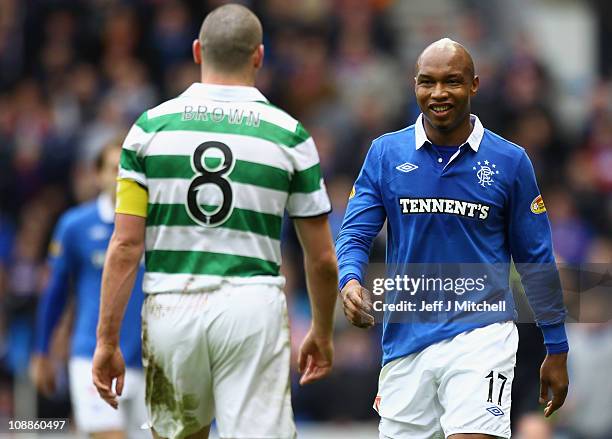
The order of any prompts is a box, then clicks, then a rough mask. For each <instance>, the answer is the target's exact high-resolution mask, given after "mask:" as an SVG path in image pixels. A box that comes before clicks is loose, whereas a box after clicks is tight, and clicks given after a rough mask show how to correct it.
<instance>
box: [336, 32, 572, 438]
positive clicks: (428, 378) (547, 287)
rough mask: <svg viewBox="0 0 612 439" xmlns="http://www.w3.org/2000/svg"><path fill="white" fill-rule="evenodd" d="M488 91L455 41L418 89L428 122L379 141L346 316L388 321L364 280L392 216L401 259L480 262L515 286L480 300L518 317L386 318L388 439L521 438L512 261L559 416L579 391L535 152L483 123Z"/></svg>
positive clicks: (421, 74)
mask: <svg viewBox="0 0 612 439" xmlns="http://www.w3.org/2000/svg"><path fill="white" fill-rule="evenodd" d="M478 85H479V78H478V76H476V75H475V72H474V63H473V61H472V57H471V56H470V54H469V53H468V51H467V50H466V49H465V48H464V47H463V46H462V45H460V44H458V43H456V42H454V41H452V40H450V39H442V40H439V41H437V42H435V43H433V44H431V45H430V46H428V47H427V48H426V49H425V50H424V51H423V52H422V53H421V55H420V56H419V58H418V61H417V63H416V74H415V94H416V100H417V103H418V105H419V107H420V110H421V112H422V114H421V115H420V116H419V117H418V119H417V121H416V123H415V124H414V125H412V126H410V127H408V128H405V129H403V130H400V131H397V132H394V133H389V134H385V135H383V136H381V137H379V138H378V139H376V140H374V142H373V143H372V146H371V148H370V150H369V152H368V154H367V157H366V159H365V163H364V164H363V167H362V170H361V173H360V174H359V177H358V178H357V180H356V182H355V186H354V189H353V191H352V193H351V195H350V200H349V203H348V207H347V211H346V215H345V218H344V223H343V225H342V229H341V231H340V233H339V236H338V239H337V244H336V248H337V253H338V261H339V268H340V288H341V294H342V299H343V306H344V312H345V314H346V316H347V318H348V319H349V320H350V321H351V322H352V323H353V324H354V325H356V326H360V327H369V326H372V325H373V324H374V317H373V315H372V314H371V313H372V297H371V296H370V293H369V292H368V291H367V290H366V289H365V288H364V287H363V286H362V285H363V284H364V275H365V266H366V265H367V263H368V253H369V250H370V246H371V243H372V240H373V239H374V238H375V237H376V235H377V234H378V232H379V231H380V229H381V227H382V226H383V223H384V222H385V220H386V221H387V256H386V259H387V264H390V265H394V266H404V267H410V266H411V264H430V266H431V264H436V265H437V266H438V267H449V266H450V265H451V264H455V265H457V264H480V265H479V266H480V267H487V268H486V269H492V268H491V267H497V266H501V267H502V271H503V273H501V275H500V277H499V279H500V280H501V281H503V282H505V285H503V282H500V284H499V285H496V286H493V287H490V288H485V289H484V290H483V291H481V292H479V293H478V296H472V297H474V298H476V301H477V302H479V303H483V302H484V301H493V300H498V301H499V300H501V301H504V302H505V303H506V304H507V306H506V307H505V309H498V310H494V311H476V312H474V311H470V312H468V311H466V310H461V309H459V310H456V309H455V310H451V311H450V312H449V313H448V314H445V315H444V318H442V319H438V320H437V321H428V322H418V323H415V322H410V323H408V322H402V321H397V320H393V317H392V316H391V315H390V313H389V312H387V313H385V316H384V321H383V336H382V347H383V368H382V370H381V372H380V377H379V390H378V396H377V397H376V400H375V404H374V406H375V409H376V410H377V411H378V413H379V415H380V417H381V422H380V426H379V431H380V438H393V439H400V438H410V439H421V438H422V439H426V438H427V439H429V438H439V437H447V438H452V439H461V438H470V439H482V438H492V437H504V438H509V437H510V406H511V396H510V395H511V387H512V380H513V376H514V366H515V363H516V350H517V346H518V334H517V329H516V325H515V323H514V319H515V313H514V309H513V308H514V307H513V301H512V293H511V290H510V288H509V286H508V283H507V279H508V270H509V266H510V261H511V258H512V260H513V261H514V262H515V264H516V265H517V269H518V271H519V273H520V274H521V276H522V283H523V285H524V288H525V292H526V294H527V296H528V298H529V302H530V304H531V307H532V308H533V310H534V314H535V318H536V321H537V323H538V326H539V327H540V328H541V330H542V333H543V335H544V343H545V345H546V349H547V356H546V358H545V360H544V362H543V364H542V367H541V371H540V381H541V390H540V402H541V403H543V404H544V403H545V404H546V406H545V408H544V414H545V416H550V415H551V414H552V413H553V412H554V411H555V410H557V409H558V408H559V407H561V405H562V404H563V402H564V401H565V397H566V395H567V390H568V383H569V381H568V374H567V366H566V362H567V352H568V350H569V347H568V343H567V338H566V335H565V328H564V319H565V307H564V305H563V299H562V291H561V285H560V281H559V276H558V272H557V268H556V265H555V260H554V256H553V250H552V243H551V232H550V225H549V222H548V218H547V214H546V208H545V207H544V202H543V201H542V197H541V195H540V193H539V189H538V186H537V183H536V178H535V175H534V170H533V167H532V165H531V162H530V160H529V158H528V157H527V154H526V153H525V150H524V149H523V148H521V147H520V146H517V145H515V144H513V143H511V142H508V141H507V140H505V139H503V138H501V137H499V136H497V135H496V134H494V133H492V132H490V131H488V130H486V129H485V128H483V126H482V124H481V122H480V121H479V119H478V118H477V117H476V116H474V115H471V114H470V99H471V97H472V96H474V95H475V94H476V92H477V90H478ZM454 293H455V292H454V291H451V292H450V294H451V295H452V296H455V294H454ZM462 294H463V293H462V292H456V295H457V296H456V297H460V296H461V295H462ZM467 296H468V295H467V294H466V295H465V296H461V297H462V299H461V300H465V297H467ZM455 300H459V299H455ZM549 391H551V392H552V399H550V400H549Z"/></svg>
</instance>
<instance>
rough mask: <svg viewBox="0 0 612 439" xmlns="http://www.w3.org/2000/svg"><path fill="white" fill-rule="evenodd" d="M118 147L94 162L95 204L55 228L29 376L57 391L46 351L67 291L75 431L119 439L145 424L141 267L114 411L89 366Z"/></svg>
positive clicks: (111, 146)
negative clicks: (70, 302)
mask: <svg viewBox="0 0 612 439" xmlns="http://www.w3.org/2000/svg"><path fill="white" fill-rule="evenodd" d="M120 155H121V144H120V143H119V142H113V143H109V144H108V145H107V146H105V147H104V148H103V149H102V150H101V152H100V153H99V156H98V157H97V159H96V163H95V165H96V179H97V183H98V185H99V188H100V189H101V193H100V195H99V196H98V197H97V198H96V199H95V200H93V201H89V202H86V203H84V204H82V205H80V206H77V207H75V208H73V209H70V210H69V211H67V212H66V213H65V214H64V215H63V216H62V217H61V218H60V220H59V222H58V225H57V226H56V229H55V232H54V235H53V239H52V241H51V245H50V248H49V259H50V266H51V273H50V278H49V282H48V284H47V287H46V289H45V291H44V293H43V295H42V297H41V300H40V304H39V309H38V315H37V325H36V346H35V349H36V352H35V354H34V357H33V360H32V376H33V380H34V383H35V385H36V387H37V388H38V389H39V391H41V392H42V393H43V394H45V395H47V396H48V395H50V394H52V393H53V392H54V388H55V370H56V369H55V367H54V365H53V363H52V361H51V359H50V356H49V349H50V341H51V338H52V335H53V332H54V330H55V329H56V327H57V326H58V323H59V321H60V318H61V316H62V314H63V312H64V309H65V307H66V303H67V300H68V297H69V293H70V292H71V291H72V290H73V291H74V293H75V316H74V325H73V329H72V339H71V346H70V360H69V380H70V396H71V401H72V406H73V410H74V416H75V421H76V425H77V429H78V430H79V431H81V432H86V433H89V434H90V435H91V436H92V437H95V438H103V439H110V438H113V439H120V438H123V437H126V435H127V437H139V436H143V435H144V437H146V436H148V432H146V431H143V430H140V427H141V425H142V424H143V423H145V422H146V419H147V416H146V408H145V404H144V375H143V373H142V365H141V341H140V333H141V323H140V311H141V307H142V302H143V299H144V296H143V294H142V290H141V287H140V285H141V284H142V273H143V270H142V268H141V269H140V271H139V274H138V277H139V279H138V281H137V282H136V286H135V287H134V294H132V296H131V299H130V302H129V304H128V307H127V311H126V318H125V324H124V326H123V328H122V332H121V348H122V351H123V354H124V356H125V361H126V365H127V373H126V378H125V390H124V392H123V397H122V401H124V403H122V405H121V406H120V409H119V410H113V409H112V408H111V407H109V406H108V405H107V404H106V403H105V402H104V401H103V400H101V399H100V397H99V396H98V392H97V391H96V389H95V387H94V385H93V383H92V379H91V367H92V358H93V353H94V350H95V347H96V326H97V323H98V314H99V308H100V286H101V282H102V268H103V265H104V260H105V254H106V249H107V247H108V243H109V240H110V237H111V235H112V232H113V229H114V216H115V214H114V206H115V188H116V179H117V171H118V167H119V157H120Z"/></svg>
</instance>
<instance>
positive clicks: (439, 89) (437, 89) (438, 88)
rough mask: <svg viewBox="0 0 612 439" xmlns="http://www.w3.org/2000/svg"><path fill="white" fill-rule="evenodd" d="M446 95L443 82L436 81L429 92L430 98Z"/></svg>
mask: <svg viewBox="0 0 612 439" xmlns="http://www.w3.org/2000/svg"><path fill="white" fill-rule="evenodd" d="M447 96H448V93H447V90H446V86H445V85H444V83H442V82H436V85H435V86H434V88H433V90H432V92H431V97H432V99H443V98H446V97H447Z"/></svg>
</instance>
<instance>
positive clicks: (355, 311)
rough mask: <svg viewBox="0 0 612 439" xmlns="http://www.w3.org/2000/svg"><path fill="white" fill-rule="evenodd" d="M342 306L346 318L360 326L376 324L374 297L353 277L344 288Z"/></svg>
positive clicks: (365, 326) (368, 326)
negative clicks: (373, 310) (373, 311)
mask: <svg viewBox="0 0 612 439" xmlns="http://www.w3.org/2000/svg"><path fill="white" fill-rule="evenodd" d="M340 294H341V295H342V307H343V309H344V315H345V316H346V318H347V319H348V320H349V321H350V322H351V323H352V324H353V325H355V326H357V327H358V328H370V327H372V326H374V316H373V315H372V314H371V312H372V298H371V295H370V292H369V291H368V290H366V289H365V288H363V287H362V286H361V284H360V283H359V282H358V281H357V280H356V279H351V280H350V281H348V283H347V284H346V285H345V286H344V288H342V292H341V293H340Z"/></svg>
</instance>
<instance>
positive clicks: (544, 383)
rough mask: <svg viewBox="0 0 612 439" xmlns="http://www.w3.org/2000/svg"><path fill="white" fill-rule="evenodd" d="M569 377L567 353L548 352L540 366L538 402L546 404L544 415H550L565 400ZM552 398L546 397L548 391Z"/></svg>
mask: <svg viewBox="0 0 612 439" xmlns="http://www.w3.org/2000/svg"><path fill="white" fill-rule="evenodd" d="M568 387H569V378H568V375H567V353H563V354H549V355H546V358H544V362H543V363H542V367H541V368H540V404H546V407H545V408H544V416H546V417H547V418H548V417H549V416H550V415H552V414H553V413H554V412H555V411H556V410H557V409H558V408H559V407H561V406H562V405H563V403H564V402H565V397H566V396H567V389H568ZM549 390H550V391H551V392H552V399H550V400H549V399H548V391H549Z"/></svg>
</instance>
